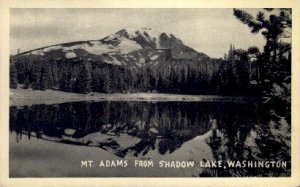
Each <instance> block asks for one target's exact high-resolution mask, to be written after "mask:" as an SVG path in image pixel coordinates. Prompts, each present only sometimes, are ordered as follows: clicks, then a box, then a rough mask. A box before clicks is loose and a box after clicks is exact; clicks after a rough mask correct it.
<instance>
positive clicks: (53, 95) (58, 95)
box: [9, 88, 256, 106]
mask: <svg viewBox="0 0 300 187" xmlns="http://www.w3.org/2000/svg"><path fill="white" fill-rule="evenodd" d="M253 100H256V99H255V98H254V97H243V96H220V95H181V94H165V93H129V94H122V93H113V94H105V93H96V92H93V93H89V94H79V93H69V92H63V91H57V90H45V91H40V90H32V89H20V88H19V89H10V94H9V106H28V105H29V106H31V105H37V104H46V105H51V104H60V103H67V102H79V101H95V102H96V101H146V102H172V101H173V102H239V103H244V102H249V101H253Z"/></svg>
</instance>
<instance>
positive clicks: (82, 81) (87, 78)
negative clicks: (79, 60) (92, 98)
mask: <svg viewBox="0 0 300 187" xmlns="http://www.w3.org/2000/svg"><path fill="white" fill-rule="evenodd" d="M83 63H84V64H83V65H82V66H81V71H80V72H79V74H78V76H77V78H76V83H75V91H76V92H78V93H89V92H91V72H90V68H89V65H88V63H87V62H83Z"/></svg>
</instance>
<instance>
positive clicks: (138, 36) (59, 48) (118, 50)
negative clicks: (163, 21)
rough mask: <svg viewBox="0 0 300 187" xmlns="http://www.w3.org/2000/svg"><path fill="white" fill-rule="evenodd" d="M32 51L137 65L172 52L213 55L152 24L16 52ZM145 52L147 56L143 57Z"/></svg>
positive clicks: (179, 56)
mask: <svg viewBox="0 0 300 187" xmlns="http://www.w3.org/2000/svg"><path fill="white" fill-rule="evenodd" d="M31 55H35V56H40V57H43V56H50V57H51V58H52V57H53V58H54V59H64V58H66V59H72V58H87V59H90V60H101V61H103V62H105V63H108V64H113V65H129V66H135V67H141V66H143V65H145V63H144V61H151V62H152V63H153V64H157V62H155V60H156V59H159V60H160V61H162V60H166V59H167V58H169V57H170V56H172V57H173V58H174V59H192V58H197V57H205V58H209V57H208V56H207V55H206V54H204V53H201V52H197V51H196V50H194V49H192V48H190V47H188V46H186V45H185V44H184V43H183V42H182V40H181V39H179V38H177V37H175V36H174V35H173V34H168V33H165V32H157V31H154V30H152V29H150V28H142V29H133V28H126V29H121V30H119V31H118V32H116V33H114V34H111V35H109V36H106V37H104V38H102V39H99V40H84V41H74V42H67V43H61V44H54V45H50V46H45V47H41V48H37V49H33V50H29V51H26V52H23V53H20V54H17V55H15V56H16V57H20V56H31ZM142 56H144V58H141V57H142ZM195 60H196V59H195ZM129 61H130V62H129ZM131 62H134V63H131Z"/></svg>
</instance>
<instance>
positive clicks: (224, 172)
mask: <svg viewBox="0 0 300 187" xmlns="http://www.w3.org/2000/svg"><path fill="white" fill-rule="evenodd" d="M289 123H290V122H289V121H288V120H286V119H284V118H282V119H281V118H280V119H279V118H276V117H274V116H272V115H270V114H269V111H268V110H266V109H265V108H263V107H261V105H260V104H258V103H254V102H252V103H229V102H226V103H223V102H141V101H140V102H138V101H136V102H135V101H127V102H119V101H103V102H92V101H90V102H73V103H62V104H55V105H32V106H23V107H10V166H9V167H10V177H219V176H222V177H227V176H228V177H237V176H238V177H243V176H290V128H289V126H290V125H289ZM218 161H219V162H220V163H221V165H216V163H217V162H218ZM229 162H230V163H231V164H232V162H234V164H233V165H231V166H230V164H229V165H228V163H229ZM239 162H240V164H241V165H239ZM188 164H190V165H189V166H188Z"/></svg>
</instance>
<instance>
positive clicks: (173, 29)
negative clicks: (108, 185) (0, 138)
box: [7, 6, 295, 180]
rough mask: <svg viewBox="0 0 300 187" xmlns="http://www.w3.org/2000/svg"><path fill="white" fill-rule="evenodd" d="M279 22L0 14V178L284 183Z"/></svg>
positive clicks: (215, 14)
mask: <svg viewBox="0 0 300 187" xmlns="http://www.w3.org/2000/svg"><path fill="white" fill-rule="evenodd" d="M292 16H293V9H292V8H285V7H282V8H280V7H276V8H272V6H270V7H269V8H268V7H265V8H10V10H9V17H10V18H9V124H8V126H9V131H8V132H7V134H8V136H9V158H8V159H9V168H8V169H9V178H51V177H58V178H60V177H64V178H68V177H79V178H84V177H102V178H107V177H116V178H122V177H127V178H128V177H138V178H146V177H155V178H166V177H174V178H178V177H185V178H207V177H214V178H221V177H223V178H224V177H226V178H236V177H242V178H246V177H258V178H266V177H267V178H271V177H276V178H283V177H291V175H292V172H291V171H292V164H291V163H292V160H291V155H292V154H291V152H292V151H291V150H292V149H291V139H292V136H291V132H292V128H291V125H292V120H291V119H292V118H291V106H292V102H291V92H292V84H291V82H292V81H291V80H292V73H291V71H292V68H291V67H292V37H293V33H292V23H293V20H292ZM293 52H295V51H294V50H293ZM199 180H201V179H199Z"/></svg>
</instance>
